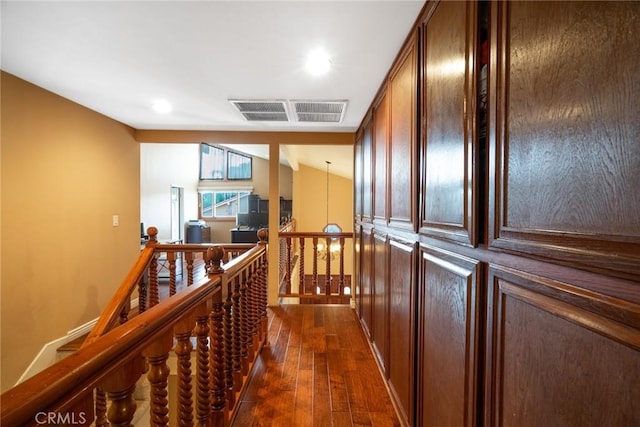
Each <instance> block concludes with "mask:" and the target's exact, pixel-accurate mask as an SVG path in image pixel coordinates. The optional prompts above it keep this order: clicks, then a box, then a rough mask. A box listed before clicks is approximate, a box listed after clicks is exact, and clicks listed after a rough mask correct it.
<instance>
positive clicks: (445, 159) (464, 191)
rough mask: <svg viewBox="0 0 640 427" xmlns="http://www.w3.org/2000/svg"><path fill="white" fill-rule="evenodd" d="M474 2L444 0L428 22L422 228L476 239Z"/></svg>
mask: <svg viewBox="0 0 640 427" xmlns="http://www.w3.org/2000/svg"><path fill="white" fill-rule="evenodd" d="M475 16H476V5H475V2H440V3H438V5H437V6H435V10H434V11H433V13H431V14H429V15H428V17H427V20H426V21H425V22H424V24H423V31H422V33H423V44H422V46H423V55H422V57H423V62H424V66H423V73H424V74H423V77H422V78H423V85H422V87H423V103H424V104H423V105H424V112H423V120H424V134H423V139H422V155H423V158H424V165H425V167H424V169H423V175H424V177H423V188H422V192H423V193H422V200H423V201H424V202H423V210H422V218H421V227H420V232H421V233H422V234H427V235H433V236H436V237H444V238H447V239H451V240H454V241H459V242H462V243H465V244H471V245H475V244H477V226H478V219H477V209H476V207H477V206H478V201H477V200H476V199H477V191H476V183H475V182H476V179H477V178H476V175H477V174H478V168H477V167H476V166H477V165H476V164H475V163H474V161H476V160H477V158H476V153H477V150H478V148H477V144H476V142H475V138H474V136H475V132H474V128H473V123H474V119H473V118H474V116H473V114H472V112H473V111H474V109H473V106H474V105H475V95H474V94H475V85H474V81H475V77H474V69H475V68H474V66H473V60H472V59H473V58H474V54H475V50H476V49H475V46H476V37H475V34H476V26H475V25H474V24H470V23H473V22H475Z"/></svg>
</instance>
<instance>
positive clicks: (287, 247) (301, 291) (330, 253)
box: [278, 231, 353, 303]
mask: <svg viewBox="0 0 640 427" xmlns="http://www.w3.org/2000/svg"><path fill="white" fill-rule="evenodd" d="M278 235H279V237H280V245H281V249H280V253H281V255H280V262H281V263H284V267H283V270H284V274H282V275H281V281H280V287H279V294H278V296H279V297H281V298H300V302H310V301H315V302H324V303H349V302H350V299H351V298H352V294H353V292H352V289H351V287H352V284H351V280H350V276H349V275H348V274H347V273H346V264H345V260H346V259H347V257H346V256H345V255H346V254H347V251H349V249H348V248H347V245H348V244H349V243H352V241H353V233H351V232H336V233H325V232H296V231H291V232H280V233H279V234H278ZM283 258H284V259H283ZM309 265H310V267H309ZM308 270H309V271H308Z"/></svg>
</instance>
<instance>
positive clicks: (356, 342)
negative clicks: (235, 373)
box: [232, 305, 400, 427]
mask: <svg viewBox="0 0 640 427" xmlns="http://www.w3.org/2000/svg"><path fill="white" fill-rule="evenodd" d="M269 321H270V325H269V338H268V341H269V342H268V345H266V346H265V347H264V349H263V350H262V352H261V353H260V354H259V355H258V357H257V359H256V361H255V365H254V369H253V371H252V374H251V377H250V381H249V383H248V384H247V387H246V389H245V392H244V393H243V395H242V396H241V398H240V406H239V408H238V412H237V415H236V417H235V420H234V422H233V424H232V426H234V427H245V426H276V427H277V426H334V427H338V426H384V427H388V426H399V425H400V422H399V421H398V418H397V416H396V413H395V410H394V407H393V405H392V403H391V399H390V397H389V393H388V390H387V389H386V387H385V385H384V382H383V380H382V376H381V374H380V371H379V369H378V367H377V365H376V362H375V360H374V358H373V354H372V352H371V349H370V347H369V345H368V343H367V341H366V339H365V337H364V335H363V332H362V329H361V328H360V325H359V323H358V321H357V319H356V316H355V313H354V311H353V309H352V308H350V307H349V306H345V305H282V306H279V307H272V308H270V309H269Z"/></svg>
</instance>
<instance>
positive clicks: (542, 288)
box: [485, 265, 640, 427]
mask: <svg viewBox="0 0 640 427" xmlns="http://www.w3.org/2000/svg"><path fill="white" fill-rule="evenodd" d="M489 283H490V287H489V301H490V304H489V307H490V310H489V312H488V318H489V319H488V320H489V322H488V330H487V335H488V346H487V348H488V352H487V360H486V371H487V378H488V381H487V383H486V392H485V400H486V402H487V405H486V406H487V407H486V415H485V425H487V426H505V427H506V426H514V427H535V426H551V425H575V426H637V425H640V407H639V406H638V402H640V319H639V318H638V313H640V305H638V304H633V303H630V302H628V301H623V300H620V299H617V298H612V297H610V296H606V295H602V294H599V293H597V292H593V291H586V290H582V289H580V288H578V287H575V286H573V285H572V284H570V283H564V282H561V281H559V280H557V279H553V280H552V279H549V278H545V277H543V276H539V275H536V274H533V273H531V272H526V271H520V270H518V269H514V268H506V267H502V266H498V265H494V266H491V268H490V269H489Z"/></svg>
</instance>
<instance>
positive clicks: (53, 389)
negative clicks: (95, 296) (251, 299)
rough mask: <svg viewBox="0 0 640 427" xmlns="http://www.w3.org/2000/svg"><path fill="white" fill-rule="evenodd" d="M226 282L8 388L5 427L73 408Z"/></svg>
mask: <svg viewBox="0 0 640 427" xmlns="http://www.w3.org/2000/svg"><path fill="white" fill-rule="evenodd" d="M220 284H221V281H220V276H219V275H215V276H212V277H210V278H206V279H205V280H202V281H201V282H199V283H197V284H194V285H192V286H190V287H188V288H186V289H184V290H183V291H181V292H179V293H177V294H176V295H174V296H173V297H172V298H168V299H166V300H164V301H162V302H161V303H160V304H158V305H155V306H154V307H152V308H150V309H148V310H147V311H145V312H144V313H141V314H139V315H138V316H136V317H134V318H133V319H131V320H130V321H128V322H126V323H124V324H122V325H120V326H117V327H115V328H114V329H112V330H110V331H108V332H107V333H105V335H103V336H101V337H97V338H96V339H95V340H94V341H93V342H91V343H89V344H87V345H86V346H84V347H82V348H81V349H79V350H78V351H77V352H75V353H74V354H72V355H70V356H68V357H66V358H64V359H62V360H61V361H59V362H57V363H56V364H54V365H52V366H50V367H49V368H46V369H45V370H43V371H42V372H40V373H39V374H36V375H35V376H33V377H31V378H29V379H28V380H26V381H24V382H23V383H21V384H19V385H17V386H16V387H14V388H12V389H10V390H8V391H7V392H5V393H4V394H2V397H1V399H2V408H0V424H1V425H6V426H17V425H22V424H25V423H30V422H33V420H34V414H36V413H37V412H39V411H43V410H47V411H49V410H51V411H56V410H64V409H66V408H68V407H70V406H71V405H72V404H73V401H74V400H76V399H78V398H79V397H81V396H83V395H85V394H86V393H89V392H91V390H92V389H93V387H95V386H96V385H97V384H98V383H99V382H100V381H101V380H103V379H104V378H105V377H106V376H107V375H108V374H109V373H111V372H113V371H114V370H116V369H118V368H120V367H121V366H123V365H124V364H126V363H127V362H128V361H129V360H131V359H132V358H134V357H138V356H139V354H140V352H141V351H142V349H144V348H145V347H146V346H147V345H149V344H150V343H151V342H152V341H153V339H154V338H155V337H156V336H158V335H159V334H162V333H165V332H166V331H168V330H169V329H170V328H172V327H173V325H174V324H175V323H176V322H178V321H179V320H180V319H181V318H183V317H184V316H185V315H187V314H188V313H189V312H190V311H191V310H193V309H195V308H196V307H197V306H198V305H200V304H201V303H203V302H204V301H205V300H206V299H207V298H210V297H212V296H213V294H214V293H217V292H220ZM106 368H108V369H106ZM61 396H62V398H61Z"/></svg>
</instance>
